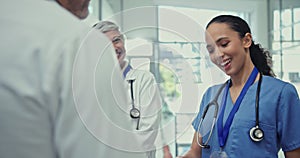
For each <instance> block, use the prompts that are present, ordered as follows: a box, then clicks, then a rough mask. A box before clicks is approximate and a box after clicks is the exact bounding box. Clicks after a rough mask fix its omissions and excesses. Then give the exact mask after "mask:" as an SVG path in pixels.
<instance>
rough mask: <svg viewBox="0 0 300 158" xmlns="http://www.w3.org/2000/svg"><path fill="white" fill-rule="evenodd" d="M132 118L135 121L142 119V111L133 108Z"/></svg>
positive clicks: (131, 111)
mask: <svg viewBox="0 0 300 158" xmlns="http://www.w3.org/2000/svg"><path fill="white" fill-rule="evenodd" d="M130 117H131V118H134V119H137V118H139V117H140V110H138V109H137V108H132V109H131V110H130Z"/></svg>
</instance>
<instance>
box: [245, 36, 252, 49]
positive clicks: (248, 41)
mask: <svg viewBox="0 0 300 158" xmlns="http://www.w3.org/2000/svg"><path fill="white" fill-rule="evenodd" d="M251 44H252V35H251V33H246V34H245V36H244V38H243V46H244V47H245V48H249V47H250V46H251Z"/></svg>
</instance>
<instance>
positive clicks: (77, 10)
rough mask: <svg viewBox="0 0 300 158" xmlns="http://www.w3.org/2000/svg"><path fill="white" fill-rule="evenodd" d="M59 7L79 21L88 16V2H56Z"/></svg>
mask: <svg viewBox="0 0 300 158" xmlns="http://www.w3.org/2000/svg"><path fill="white" fill-rule="evenodd" d="M57 1H58V2H59V3H60V5H62V6H63V7H64V8H66V9H67V10H69V11H70V12H71V13H73V14H74V15H75V16H77V17H78V18H79V19H84V18H86V17H87V16H88V15H89V9H88V7H89V3H90V0H57Z"/></svg>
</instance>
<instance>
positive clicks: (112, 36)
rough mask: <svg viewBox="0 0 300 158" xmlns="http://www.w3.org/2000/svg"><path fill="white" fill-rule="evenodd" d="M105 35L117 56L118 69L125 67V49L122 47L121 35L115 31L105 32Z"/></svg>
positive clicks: (122, 37)
mask: <svg viewBox="0 0 300 158" xmlns="http://www.w3.org/2000/svg"><path fill="white" fill-rule="evenodd" d="M105 35H106V36H107V37H108V39H109V40H110V41H111V42H112V44H113V46H114V48H115V52H116V55H117V59H118V61H119V64H120V67H121V68H123V67H124V66H125V60H124V59H125V56H126V49H125V45H124V35H122V34H121V33H120V32H119V31H117V30H112V31H107V32H105Z"/></svg>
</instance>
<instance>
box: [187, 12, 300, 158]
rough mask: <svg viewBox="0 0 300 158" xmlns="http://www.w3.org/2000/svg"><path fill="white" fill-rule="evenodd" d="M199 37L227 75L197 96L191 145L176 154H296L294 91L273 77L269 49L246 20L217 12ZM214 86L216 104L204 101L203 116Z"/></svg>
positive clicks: (233, 157) (289, 157) (295, 157)
mask: <svg viewBox="0 0 300 158" xmlns="http://www.w3.org/2000/svg"><path fill="white" fill-rule="evenodd" d="M205 40H206V43H207V46H206V48H207V50H208V53H209V56H210V59H211V61H212V62H213V63H214V64H215V65H216V66H217V67H219V68H220V69H221V70H222V71H223V72H224V73H226V75H228V76H230V79H229V80H228V81H226V82H225V83H224V84H219V85H214V86H212V87H210V88H209V89H208V90H207V91H206V92H205V94H204V95H203V97H202V102H201V105H200V111H199V113H198V115H197V117H196V118H195V120H194V121H193V123H192V125H193V127H194V129H195V134H194V138H193V141H192V145H191V148H190V150H189V151H188V152H187V153H186V154H185V155H184V156H182V157H184V158H199V157H202V158H207V157H222V158H225V157H229V158H266V157H272V158H275V157H277V156H278V151H279V150H280V149H282V150H283V152H284V155H285V157H286V158H299V157H300V126H299V120H300V115H299V111H300V101H299V95H298V94H297V91H296V89H295V87H294V86H293V85H292V84H290V83H288V82H284V81H281V80H279V79H277V78H275V77H274V76H275V75H274V73H273V71H272V69H271V67H270V64H271V58H270V54H269V52H268V51H265V50H264V49H262V48H261V47H260V45H259V44H255V43H254V41H253V38H252V34H251V31H250V28H249V26H248V24H247V23H246V22H245V21H244V20H243V19H241V18H240V17H237V16H232V15H220V16H217V17H215V18H213V19H212V20H211V21H210V22H209V23H208V25H207V26H206V33H205ZM219 90H221V91H220V93H219V94H220V95H219V99H217V102H218V105H219V108H218V107H216V106H209V107H210V108H209V109H208V112H207V113H206V116H203V115H202V114H203V113H204V112H205V111H206V110H204V109H206V107H208V105H217V103H213V104H209V103H211V101H212V100H213V99H214V98H215V96H217V93H218V91H219ZM215 108H217V109H219V111H218V117H216V118H217V119H216V120H217V121H216V124H215V126H213V129H211V125H212V122H213V121H209V122H210V123H208V120H211V119H212V118H213V117H214V114H212V113H214V112H213V111H214V109H215ZM209 114H211V115H209ZM202 118H204V119H202ZM200 120H203V122H202V123H203V124H202V125H201V124H200V123H201V121H200ZM206 123H208V124H206ZM205 127H207V129H206V128H205ZM210 134H211V135H210ZM209 135H210V136H209ZM200 146H201V147H200Z"/></svg>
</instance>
